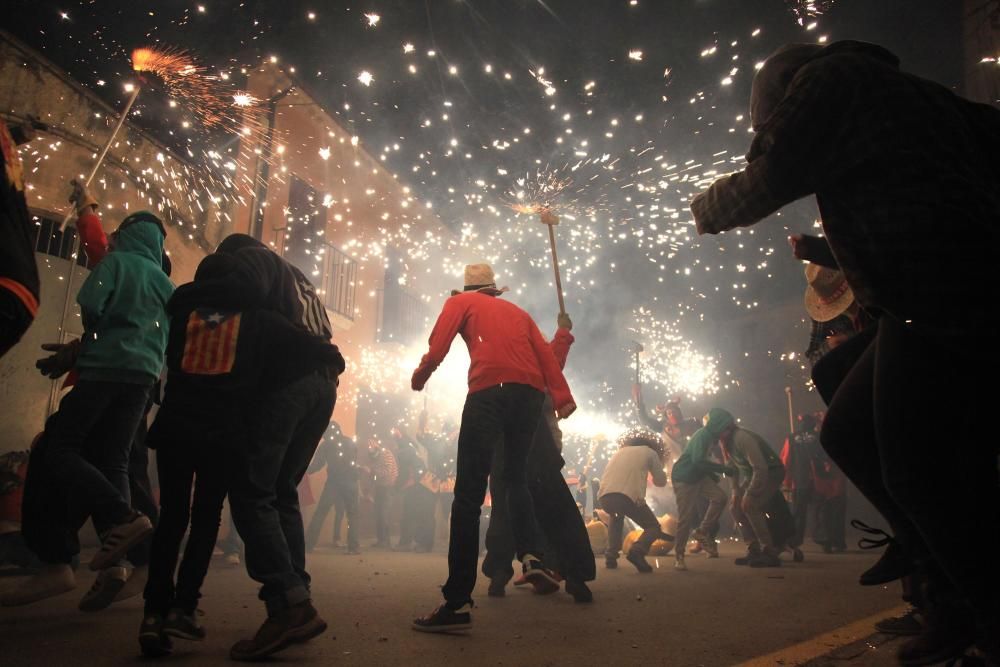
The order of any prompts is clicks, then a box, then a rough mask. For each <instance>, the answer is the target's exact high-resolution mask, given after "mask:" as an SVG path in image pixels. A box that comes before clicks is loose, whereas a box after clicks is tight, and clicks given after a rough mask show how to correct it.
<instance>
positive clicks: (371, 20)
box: [365, 12, 382, 28]
mask: <svg viewBox="0 0 1000 667" xmlns="http://www.w3.org/2000/svg"><path fill="white" fill-rule="evenodd" d="M365 18H366V19H367V20H368V27H369V28H374V27H375V26H377V25H378V22H379V21H381V20H382V17H381V16H380V15H378V14H376V13H375V12H368V13H367V14H365Z"/></svg>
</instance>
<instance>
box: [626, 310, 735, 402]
mask: <svg viewBox="0 0 1000 667" xmlns="http://www.w3.org/2000/svg"><path fill="white" fill-rule="evenodd" d="M632 321H633V324H632V326H631V327H629V333H630V334H631V335H633V336H634V337H635V338H636V339H637V340H638V341H639V342H640V343H642V346H643V348H644V353H643V355H642V356H641V357H640V360H641V362H642V363H641V365H642V371H641V375H642V379H643V380H644V381H645V382H651V383H653V384H655V385H657V386H658V387H659V388H660V389H662V391H663V392H664V393H667V394H683V395H686V396H688V397H690V398H697V397H699V396H706V395H711V394H715V393H718V391H719V371H718V363H717V361H716V359H715V358H714V357H711V356H708V355H706V354H702V353H701V352H698V351H697V350H695V349H694V346H693V345H692V344H691V341H688V340H685V339H684V337H683V336H681V334H680V333H679V332H678V331H677V327H676V326H675V325H674V324H673V323H671V322H667V321H665V320H660V319H657V318H656V316H654V315H653V313H652V311H650V310H648V309H646V308H643V307H639V308H635V309H633V311H632Z"/></svg>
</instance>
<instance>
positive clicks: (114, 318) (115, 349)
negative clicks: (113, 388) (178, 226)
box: [76, 222, 174, 384]
mask: <svg viewBox="0 0 1000 667" xmlns="http://www.w3.org/2000/svg"><path fill="white" fill-rule="evenodd" d="M162 253H163V234H162V232H161V231H160V229H159V228H158V227H157V226H156V225H154V224H152V223H150V222H136V223H134V224H131V225H129V226H127V227H125V228H124V229H121V230H120V231H119V232H118V237H117V240H116V242H115V247H114V251H113V252H111V253H109V254H108V256H107V257H105V258H104V260H103V261H101V263H100V264H98V265H97V266H96V267H94V270H93V271H92V272H91V273H90V276H88V277H87V280H85V281H84V283H83V285H82V286H81V287H80V292H79V293H78V294H77V296H76V302H77V303H78V304H80V313H81V315H82V316H83V330H84V334H83V339H82V343H81V347H80V356H79V358H78V359H77V362H76V367H77V369H78V370H79V372H80V379H82V380H102V381H110V382H132V383H137V384H145V383H152V382H153V381H155V380H156V379H157V378H158V377H160V371H161V370H162V368H163V354H164V352H165V351H166V348H167V334H168V333H169V323H170V320H169V318H168V316H167V312H166V305H167V300H168V299H169V298H170V295H171V294H172V293H173V291H174V285H173V283H171V282H170V279H169V278H167V276H166V274H165V273H163V269H162V268H161V264H160V258H161V256H162Z"/></svg>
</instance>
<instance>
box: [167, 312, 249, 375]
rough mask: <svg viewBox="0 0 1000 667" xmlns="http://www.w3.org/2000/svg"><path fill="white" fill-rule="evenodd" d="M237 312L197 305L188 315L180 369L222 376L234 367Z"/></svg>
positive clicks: (192, 372)
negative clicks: (197, 307)
mask: <svg viewBox="0 0 1000 667" xmlns="http://www.w3.org/2000/svg"><path fill="white" fill-rule="evenodd" d="M241 317H242V316H241V314H240V313H230V312H225V311H220V310H215V309H211V308H199V309H197V310H194V311H192V312H191V314H190V315H189V316H188V322H187V331H186V334H185V340H184V357H183V358H182V359H181V370H182V371H184V372H185V373H190V374H191V375H224V374H226V373H229V372H230V371H232V370H233V363H234V362H235V361H236V341H237V340H238V339H239V335H240V318H241Z"/></svg>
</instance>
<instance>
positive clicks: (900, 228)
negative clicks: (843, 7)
mask: <svg viewBox="0 0 1000 667" xmlns="http://www.w3.org/2000/svg"><path fill="white" fill-rule="evenodd" d="M773 59H774V62H773V63H771V65H768V64H765V65H764V67H763V68H762V69H761V71H760V72H759V73H758V75H757V76H756V77H755V79H754V83H753V87H754V89H755V92H754V94H753V98H754V108H753V109H752V112H753V113H754V115H755V117H754V118H753V125H754V128H755V130H756V131H757V134H756V136H755V137H754V140H753V142H752V144H751V146H750V151H749V153H748V154H747V161H748V163H749V164H748V165H747V167H746V168H745V169H744V170H742V171H740V172H737V173H734V174H730V175H728V176H724V177H722V178H720V179H718V180H717V181H715V182H714V183H713V184H712V185H711V187H709V189H708V190H707V191H706V192H704V193H702V194H700V195H698V196H697V197H695V198H694V199H693V200H692V202H691V211H692V213H693V214H694V219H695V224H696V226H697V229H698V233H706V232H707V233H718V232H721V231H725V230H728V229H733V228H736V227H746V226H749V225H753V224H755V223H756V222H758V221H760V220H762V219H764V218H766V217H767V216H769V215H770V214H771V213H773V212H775V211H777V210H778V209H780V208H781V207H783V206H785V205H786V204H788V203H790V202H793V201H795V200H797V199H799V198H801V197H805V196H807V195H809V194H815V195H816V202H817V204H818V205H819V210H820V214H821V218H822V220H823V231H824V233H825V236H826V238H827V239H828V240H829V243H830V247H831V249H832V250H833V255H834V257H835V259H836V261H837V264H838V265H839V266H840V268H841V270H842V271H843V272H844V275H845V277H846V278H847V281H848V283H849V284H850V286H851V289H852V290H853V291H854V295H855V298H856V299H857V300H858V302H859V304H860V305H861V306H863V307H864V308H865V309H866V310H868V311H869V312H876V313H879V314H888V315H891V316H893V317H894V318H895V319H897V320H899V321H901V322H907V323H908V325H909V326H910V327H911V328H912V329H913V330H914V331H918V332H922V333H926V334H932V335H937V336H942V335H943V336H973V337H979V338H982V337H987V336H993V335H994V334H995V332H996V325H997V317H996V313H995V309H994V308H993V307H992V306H991V305H990V304H989V299H985V298H984V297H983V290H982V289H981V286H984V285H991V284H993V282H994V279H995V277H994V275H993V274H994V267H995V266H996V247H997V244H998V242H1000V225H998V224H997V221H998V220H1000V166H998V163H997V160H996V156H997V154H998V153H1000V110H998V109H996V108H993V107H991V106H989V105H985V104H977V103H974V102H971V101H969V100H965V99H963V98H961V97H958V96H957V95H955V94H954V93H953V92H952V91H951V90H948V89H947V88H945V87H944V86H941V85H939V84H937V83H934V82H932V81H928V80H926V79H922V78H920V77H917V76H914V75H912V74H909V73H906V72H901V71H900V69H899V59H898V58H897V57H896V56H895V55H893V54H892V53H890V52H888V51H887V50H885V49H884V48H882V47H879V46H876V45H874V44H865V43H862V42H850V41H847V42H837V43H834V44H831V45H830V46H827V47H824V48H820V49H818V50H817V49H816V48H815V47H805V46H799V47H796V48H794V49H786V50H785V51H783V52H781V53H777V54H775V55H774V56H773ZM769 60H771V59H769ZM970 239H974V240H975V241H974V242H972V243H970V242H969V240H970ZM970 286H975V287H970ZM977 287H979V288H977Z"/></svg>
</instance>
